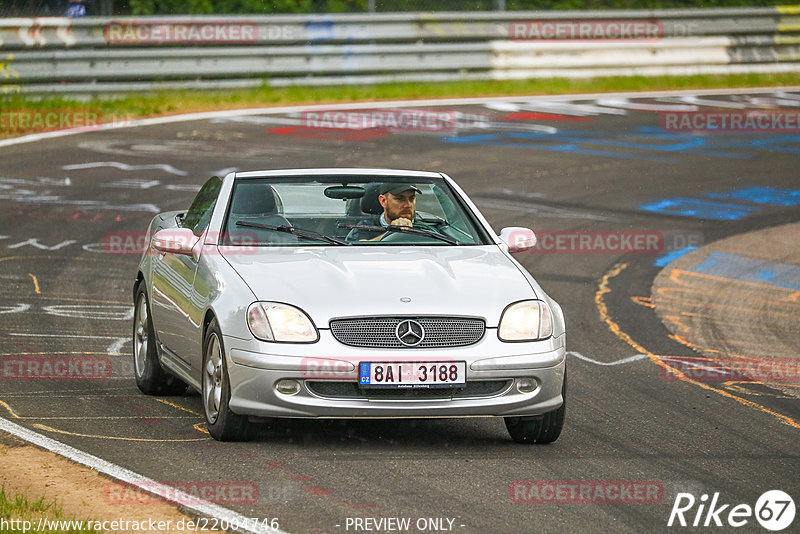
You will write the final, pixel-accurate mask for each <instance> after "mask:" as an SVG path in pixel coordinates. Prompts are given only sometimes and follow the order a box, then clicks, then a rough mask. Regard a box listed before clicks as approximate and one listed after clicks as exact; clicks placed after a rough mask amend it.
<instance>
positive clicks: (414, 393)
mask: <svg viewBox="0 0 800 534" xmlns="http://www.w3.org/2000/svg"><path fill="white" fill-rule="evenodd" d="M535 242H536V237H535V235H534V233H533V232H532V231H531V230H529V229H527V228H520V227H511V228H504V229H503V230H502V231H501V232H500V234H499V235H498V234H496V233H495V232H494V230H492V228H491V227H490V226H489V223H488V222H487V221H486V219H485V218H484V217H483V215H481V213H480V212H479V211H478V209H477V207H475V204H473V203H472V201H471V200H470V199H469V198H468V197H467V195H466V194H465V193H464V192H463V191H462V190H461V189H460V188H459V186H458V185H457V184H456V183H455V182H454V181H453V180H452V179H451V178H449V177H448V176H446V175H444V174H442V173H434V172H417V171H398V170H386V169H337V168H332V169H293V170H271V171H259V172H236V173H231V174H228V175H227V176H225V177H224V178H222V179H221V178H218V177H213V178H211V179H210V180H208V181H207V182H206V183H205V184H204V185H203V187H202V188H201V189H200V191H199V192H198V194H197V196H196V198H195V199H194V201H193V202H192V204H191V206H190V207H189V209H188V210H183V211H171V212H167V213H162V214H160V215H157V216H156V217H155V218H154V219H153V221H152V222H151V223H150V226H149V228H148V232H147V237H146V243H147V244H146V249H145V251H144V254H143V255H142V258H141V261H140V262H139V267H138V273H137V276H136V282H135V284H134V287H133V296H134V303H135V308H134V325H133V347H134V348H133V357H134V368H135V375H136V383H137V385H138V387H139V389H140V390H141V391H142V392H144V393H146V394H149V395H170V394H179V393H181V392H183V391H185V389H186V386H187V385H188V386H190V387H191V388H194V389H196V390H198V391H199V392H200V394H201V395H202V403H203V407H204V411H205V417H206V421H207V426H208V431H209V432H210V433H211V435H212V436H213V437H214V438H216V439H218V440H223V441H228V440H242V439H246V438H247V437H248V435H249V432H248V429H249V428H250V426H251V425H252V424H253V423H255V422H258V421H259V420H261V421H263V420H264V419H265V418H282V417H292V418H401V417H402V418H419V417H467V416H499V417H503V418H504V419H505V424H506V427H507V429H508V431H509V434H510V435H511V437H512V438H513V439H514V440H515V441H517V442H521V443H549V442H552V441H554V440H556V439H557V438H558V436H559V434H560V433H561V429H562V427H563V424H564V414H565V410H566V405H565V398H566V386H567V379H566V378H567V377H566V362H565V351H566V334H565V327H564V315H563V313H562V311H561V308H560V306H559V305H558V304H557V303H556V302H555V301H553V300H552V299H551V298H550V297H548V296H547V294H546V293H545V292H544V291H543V290H542V288H541V287H539V284H538V283H537V282H536V280H534V278H533V277H532V276H531V275H530V274H529V273H528V272H527V271H526V270H525V269H524V268H523V267H522V266H521V265H520V263H519V262H517V261H516V260H515V259H514V257H513V254H514V253H518V252H523V251H525V250H528V249H530V248H532V247H533V246H535Z"/></svg>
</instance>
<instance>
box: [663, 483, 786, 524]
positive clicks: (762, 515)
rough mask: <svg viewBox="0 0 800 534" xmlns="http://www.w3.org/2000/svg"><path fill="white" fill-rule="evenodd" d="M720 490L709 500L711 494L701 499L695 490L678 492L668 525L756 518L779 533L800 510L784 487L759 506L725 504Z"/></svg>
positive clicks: (741, 521) (748, 521)
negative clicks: (695, 493) (692, 492)
mask: <svg viewBox="0 0 800 534" xmlns="http://www.w3.org/2000/svg"><path fill="white" fill-rule="evenodd" d="M719 495H720V494H719V492H716V493H714V495H713V496H712V497H711V501H710V502H709V497H708V495H707V494H705V493H704V494H703V495H701V496H700V498H699V499H697V498H695V496H694V495H692V494H691V493H678V494H677V495H676V496H675V502H674V503H673V504H672V511H671V512H670V514H669V520H668V521H667V526H668V527H671V526H680V527H687V526H690V527H721V526H729V527H734V528H738V527H743V526H745V525H748V524H751V520H752V519H753V517H755V520H756V521H758V523H759V524H760V525H761V526H762V527H764V528H765V529H767V530H771V531H773V532H778V531H781V530H784V529H786V528H787V527H789V525H791V524H792V522H793V521H794V516H795V513H796V512H797V509H796V507H795V504H794V500H793V499H792V498H791V497H790V496H789V494H787V493H786V492H783V491H781V490H770V491H767V492H765V493H763V494H762V495H761V496H760V497H759V498H758V500H757V501H756V504H755V506H752V507H751V506H750V505H749V504H744V503H743V504H737V505H731V504H723V503H722V502H721V500H720V496H719Z"/></svg>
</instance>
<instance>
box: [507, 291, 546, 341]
mask: <svg viewBox="0 0 800 534" xmlns="http://www.w3.org/2000/svg"><path fill="white" fill-rule="evenodd" d="M497 335H498V336H499V337H500V340H501V341H535V340H537V339H545V338H548V337H550V336H552V335H553V314H552V312H551V311H550V307H549V306H548V305H547V303H545V302H544V301H541V300H526V301H523V302H517V303H516V304H512V305H511V306H509V307H508V308H506V309H505V311H504V312H503V316H502V317H501V318H500V327H499V328H498V329H497Z"/></svg>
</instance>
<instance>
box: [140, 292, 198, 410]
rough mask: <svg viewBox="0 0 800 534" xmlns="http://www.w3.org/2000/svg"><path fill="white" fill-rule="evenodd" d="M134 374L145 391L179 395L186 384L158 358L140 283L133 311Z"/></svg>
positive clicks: (148, 307) (145, 298)
mask: <svg viewBox="0 0 800 534" xmlns="http://www.w3.org/2000/svg"><path fill="white" fill-rule="evenodd" d="M133 375H134V377H135V378H136V385H137V386H138V387H139V390H140V391H141V392H142V393H145V394H147V395H180V394H182V393H184V392H185V391H186V384H185V383H184V382H183V381H181V379H179V378H178V377H176V376H175V375H172V374H170V373H168V372H167V371H165V370H164V368H163V367H161V363H160V362H159V361H158V349H157V348H156V334H155V329H154V328H153V319H152V317H151V316H150V302H149V301H148V300H147V291H145V288H144V284H143V283H142V284H140V285H139V287H138V289H137V290H136V301H135V307H134V311H133Z"/></svg>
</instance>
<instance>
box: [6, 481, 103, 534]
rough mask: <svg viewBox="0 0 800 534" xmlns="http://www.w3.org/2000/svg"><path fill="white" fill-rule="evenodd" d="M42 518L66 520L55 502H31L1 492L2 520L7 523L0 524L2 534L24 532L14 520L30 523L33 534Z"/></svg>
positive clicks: (52, 532) (94, 531)
mask: <svg viewBox="0 0 800 534" xmlns="http://www.w3.org/2000/svg"><path fill="white" fill-rule="evenodd" d="M41 517H48V518H50V520H51V521H63V520H66V518H65V517H64V511H63V510H62V509H61V507H60V506H58V505H57V504H56V503H55V502H53V501H45V500H44V498H41V499H39V500H36V501H31V500H28V498H27V497H25V496H24V495H9V494H8V493H6V491H5V489H2V490H0V518H3V520H4V521H5V522H6V524H2V522H0V533H7V532H8V533H11V532H14V533H17V532H23V528H22V527H23V525H22V524H21V523H19V522H12V521H11V520H12V519H14V520H20V521H30V524H29V525H28V526H29V529H28V531H29V532H32V531H34V530H35V529H36V527H37V525H38V523H39V519H40V518H41ZM12 527H15V528H12ZM38 532H44V533H48V534H56V533H59V534H64V533H78V532H81V533H96V532H97V531H96V530H93V529H85V528H84V529H75V528H68V529H64V530H52V529H42V530H40V531H38Z"/></svg>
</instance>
